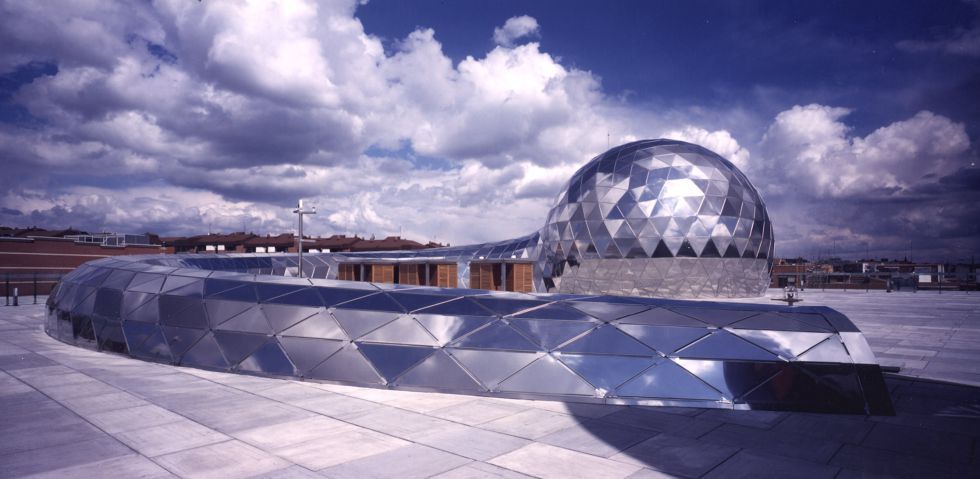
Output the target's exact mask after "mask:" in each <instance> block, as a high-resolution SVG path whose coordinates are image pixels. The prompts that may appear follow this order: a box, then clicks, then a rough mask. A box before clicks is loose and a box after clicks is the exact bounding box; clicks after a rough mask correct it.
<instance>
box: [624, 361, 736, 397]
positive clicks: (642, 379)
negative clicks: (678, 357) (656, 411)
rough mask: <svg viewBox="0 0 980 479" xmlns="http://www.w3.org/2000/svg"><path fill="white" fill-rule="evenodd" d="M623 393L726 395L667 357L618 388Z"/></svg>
mask: <svg viewBox="0 0 980 479" xmlns="http://www.w3.org/2000/svg"><path fill="white" fill-rule="evenodd" d="M616 395H617V396H621V397H643V398H662V399H687V400H693V401H722V400H724V397H723V395H722V393H721V392H720V391H717V390H715V389H714V388H712V387H711V386H709V385H708V384H706V383H705V382H704V381H702V380H700V379H698V378H697V377H696V376H694V375H692V374H691V373H690V372H689V371H687V370H685V369H684V368H682V367H680V366H678V365H677V364H674V363H673V362H671V361H669V360H664V361H662V362H660V363H659V364H657V365H656V366H653V367H652V368H650V369H647V370H646V371H644V372H643V373H642V374H640V375H639V376H637V377H635V378H633V380H631V381H629V382H627V383H626V384H623V385H622V386H620V387H619V388H617V389H616Z"/></svg>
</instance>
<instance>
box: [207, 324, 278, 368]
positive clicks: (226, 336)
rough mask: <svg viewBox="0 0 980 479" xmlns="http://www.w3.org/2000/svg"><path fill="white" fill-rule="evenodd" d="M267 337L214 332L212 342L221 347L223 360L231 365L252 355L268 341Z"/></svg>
mask: <svg viewBox="0 0 980 479" xmlns="http://www.w3.org/2000/svg"><path fill="white" fill-rule="evenodd" d="M268 339H269V337H268V336H264V335H261V334H250V333H239V332H231V331H215V332H214V340H215V341H217V343H218V345H219V346H220V347H221V352H222V353H224V356H225V359H227V360H228V363H229V364H231V365H235V364H237V363H238V362H239V361H241V360H242V359H245V357H246V356H248V355H249V354H252V353H253V352H254V351H255V350H256V349H258V348H259V346H262V344H263V343H265V342H266V341H268Z"/></svg>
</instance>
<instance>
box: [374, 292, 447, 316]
mask: <svg viewBox="0 0 980 479" xmlns="http://www.w3.org/2000/svg"><path fill="white" fill-rule="evenodd" d="M388 295H389V296H391V298H392V299H394V300H395V301H397V302H398V304H401V305H402V306H403V307H404V308H405V310H406V311H416V310H419V309H422V308H428V307H429V306H434V305H436V304H439V303H445V302H446V301H451V300H453V299H456V297H455V296H446V295H439V294H421V293H399V292H397V291H392V292H389V293H388Z"/></svg>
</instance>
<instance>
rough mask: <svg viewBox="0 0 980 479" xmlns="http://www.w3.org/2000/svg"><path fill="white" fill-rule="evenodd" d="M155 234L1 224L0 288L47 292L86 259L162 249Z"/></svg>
mask: <svg viewBox="0 0 980 479" xmlns="http://www.w3.org/2000/svg"><path fill="white" fill-rule="evenodd" d="M162 252H163V249H162V247H161V245H160V239H159V238H158V237H157V236H156V235H153V234H149V233H144V234H116V233H95V234H90V233H87V232H85V231H80V230H76V229H74V228H68V229H64V230H46V229H42V228H36V227H31V228H9V227H0V290H2V291H3V293H4V295H8V294H9V295H12V294H13V290H14V288H17V290H18V291H17V292H18V294H20V295H22V296H28V295H33V294H34V289H35V285H36V286H37V293H38V294H47V293H48V292H49V291H50V290H51V287H52V286H54V284H55V283H56V282H57V280H58V278H59V277H60V276H61V275H63V274H65V273H68V272H69V271H71V270H73V269H75V268H76V267H78V266H79V265H81V264H82V263H85V262H87V261H91V260H94V259H98V258H105V257H109V256H117V255H129V254H153V253H162Z"/></svg>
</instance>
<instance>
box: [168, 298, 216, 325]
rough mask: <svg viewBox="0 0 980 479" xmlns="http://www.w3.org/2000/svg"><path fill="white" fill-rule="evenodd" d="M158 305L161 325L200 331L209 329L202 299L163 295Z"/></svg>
mask: <svg viewBox="0 0 980 479" xmlns="http://www.w3.org/2000/svg"><path fill="white" fill-rule="evenodd" d="M158 304H159V306H160V324H165V325H168V326H180V327H185V328H199V329H207V328H208V327H209V324H208V319H207V313H206V312H205V311H204V301H203V300H201V299H200V298H193V297H185V296H167V295H161V296H160V297H159V299H158Z"/></svg>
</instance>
